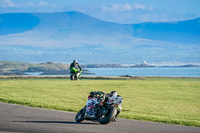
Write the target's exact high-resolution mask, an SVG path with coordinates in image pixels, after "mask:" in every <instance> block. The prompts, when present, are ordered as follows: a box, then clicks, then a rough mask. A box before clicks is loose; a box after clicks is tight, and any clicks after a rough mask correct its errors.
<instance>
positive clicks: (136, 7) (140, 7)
mask: <svg viewBox="0 0 200 133" xmlns="http://www.w3.org/2000/svg"><path fill="white" fill-rule="evenodd" d="M133 7H134V9H136V10H138V9H142V10H145V9H147V8H146V6H144V5H141V4H134V5H133Z"/></svg>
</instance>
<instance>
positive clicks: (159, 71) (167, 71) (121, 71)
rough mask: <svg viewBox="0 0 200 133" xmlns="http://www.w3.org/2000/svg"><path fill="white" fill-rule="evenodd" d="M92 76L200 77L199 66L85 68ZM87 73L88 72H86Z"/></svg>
mask: <svg viewBox="0 0 200 133" xmlns="http://www.w3.org/2000/svg"><path fill="white" fill-rule="evenodd" d="M87 69H88V70H89V71H90V72H91V73H94V74H93V75H94V76H122V75H131V76H163V77H200V67H146V68H87ZM87 75H88V74H87Z"/></svg>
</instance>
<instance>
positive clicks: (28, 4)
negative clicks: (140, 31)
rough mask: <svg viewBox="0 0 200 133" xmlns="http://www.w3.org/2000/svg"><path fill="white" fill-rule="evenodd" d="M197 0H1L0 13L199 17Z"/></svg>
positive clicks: (120, 18) (134, 19)
mask: <svg viewBox="0 0 200 133" xmlns="http://www.w3.org/2000/svg"><path fill="white" fill-rule="evenodd" d="M199 7H200V0H0V13H10V12H64V11H80V12H83V13H86V14H88V15H90V16H93V17H96V18H99V19H102V20H105V21H110V22H116V23H140V22H166V21H180V20H188V19H194V18H197V17H200V8H199Z"/></svg>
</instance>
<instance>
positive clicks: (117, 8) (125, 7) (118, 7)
mask: <svg viewBox="0 0 200 133" xmlns="http://www.w3.org/2000/svg"><path fill="white" fill-rule="evenodd" d="M132 10H153V7H149V8H147V7H146V6H145V5H142V4H137V3H135V4H133V5H132V4H128V3H127V4H113V5H106V6H102V11H110V12H125V11H132Z"/></svg>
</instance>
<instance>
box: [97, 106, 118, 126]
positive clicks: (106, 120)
mask: <svg viewBox="0 0 200 133" xmlns="http://www.w3.org/2000/svg"><path fill="white" fill-rule="evenodd" d="M116 115H117V109H116V108H115V107H113V106H111V109H110V111H109V115H107V116H106V117H104V118H103V119H101V120H98V121H99V123H100V124H108V123H109V122H110V121H111V120H112V119H113V118H114V117H115V116H116Z"/></svg>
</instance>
